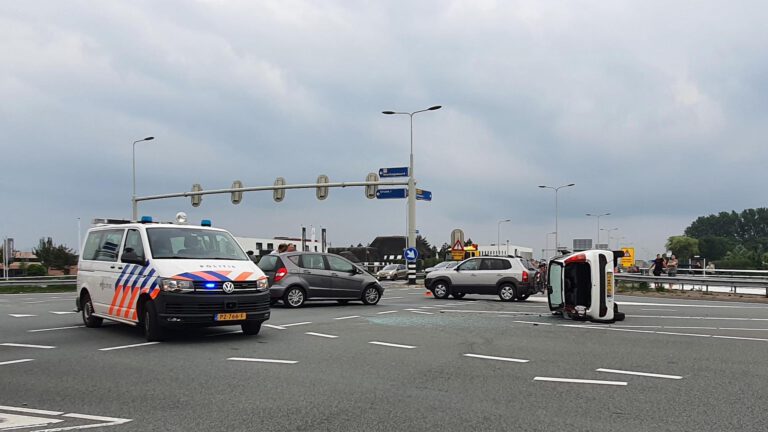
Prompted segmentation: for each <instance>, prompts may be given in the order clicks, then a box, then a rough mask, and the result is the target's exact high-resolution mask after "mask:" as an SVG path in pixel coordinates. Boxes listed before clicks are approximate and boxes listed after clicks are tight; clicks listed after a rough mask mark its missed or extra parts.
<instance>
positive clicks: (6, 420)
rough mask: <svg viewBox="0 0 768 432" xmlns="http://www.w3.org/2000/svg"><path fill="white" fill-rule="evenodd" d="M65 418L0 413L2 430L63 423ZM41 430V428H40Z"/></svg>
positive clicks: (0, 428) (0, 427)
mask: <svg viewBox="0 0 768 432" xmlns="http://www.w3.org/2000/svg"><path fill="white" fill-rule="evenodd" d="M63 421H64V420H60V419H52V418H46V417H32V416H26V415H19V414H8V413H0V430H17V429H29V428H34V427H42V426H47V425H50V424H52V423H61V422H63ZM38 430H39V429H38Z"/></svg>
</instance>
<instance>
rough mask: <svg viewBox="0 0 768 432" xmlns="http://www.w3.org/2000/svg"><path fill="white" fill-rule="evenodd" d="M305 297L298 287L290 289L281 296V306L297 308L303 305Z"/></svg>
mask: <svg viewBox="0 0 768 432" xmlns="http://www.w3.org/2000/svg"><path fill="white" fill-rule="evenodd" d="M305 301H306V297H305V296H304V290H302V289H301V288H299V287H291V288H288V289H287V290H285V294H283V304H284V305H285V307H289V308H297V307H301V306H303V305H304V302H305Z"/></svg>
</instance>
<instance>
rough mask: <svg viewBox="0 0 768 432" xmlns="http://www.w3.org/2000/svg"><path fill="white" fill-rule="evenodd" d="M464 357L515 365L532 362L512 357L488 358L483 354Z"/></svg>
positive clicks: (465, 355)
mask: <svg viewBox="0 0 768 432" xmlns="http://www.w3.org/2000/svg"><path fill="white" fill-rule="evenodd" d="M464 357H473V358H479V359H486V360H499V361H506V362H513V363H528V362H529V361H530V360H523V359H516V358H511V357H496V356H488V355H482V354H464Z"/></svg>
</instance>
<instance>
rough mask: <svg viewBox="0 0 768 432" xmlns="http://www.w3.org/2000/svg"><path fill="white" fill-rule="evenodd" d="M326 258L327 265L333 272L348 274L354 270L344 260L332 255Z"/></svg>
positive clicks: (349, 263) (350, 264)
mask: <svg viewBox="0 0 768 432" xmlns="http://www.w3.org/2000/svg"><path fill="white" fill-rule="evenodd" d="M327 258H328V265H329V266H330V267H331V270H333V271H339V272H345V273H350V272H352V270H353V269H354V268H355V267H354V266H353V265H352V263H351V262H349V261H347V260H345V259H344V258H339V257H335V256H333V255H328V256H327Z"/></svg>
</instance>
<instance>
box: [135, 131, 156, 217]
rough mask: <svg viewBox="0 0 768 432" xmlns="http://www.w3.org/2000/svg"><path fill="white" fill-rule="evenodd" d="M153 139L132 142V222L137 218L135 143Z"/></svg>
mask: <svg viewBox="0 0 768 432" xmlns="http://www.w3.org/2000/svg"><path fill="white" fill-rule="evenodd" d="M153 139H155V137H152V136H150V137H146V138H143V139H140V140H136V141H134V142H133V195H132V196H131V204H132V206H133V220H138V218H139V215H138V213H139V208H138V205H137V203H136V143H140V142H142V141H152V140H153Z"/></svg>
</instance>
